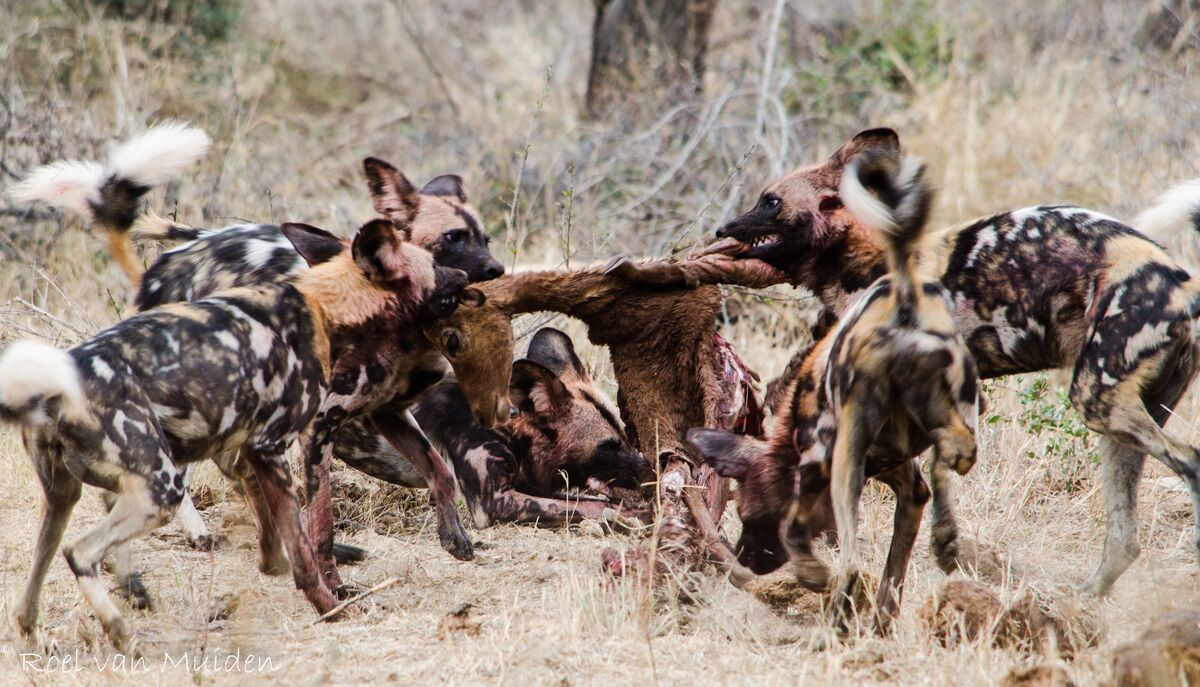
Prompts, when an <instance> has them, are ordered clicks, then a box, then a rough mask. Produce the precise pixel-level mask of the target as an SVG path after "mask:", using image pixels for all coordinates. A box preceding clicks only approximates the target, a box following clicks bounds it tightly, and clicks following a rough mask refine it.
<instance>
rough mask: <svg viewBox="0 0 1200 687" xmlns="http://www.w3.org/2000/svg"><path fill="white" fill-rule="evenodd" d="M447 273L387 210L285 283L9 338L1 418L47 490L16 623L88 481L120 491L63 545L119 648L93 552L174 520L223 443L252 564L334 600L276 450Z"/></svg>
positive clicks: (126, 636)
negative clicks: (45, 339) (250, 525)
mask: <svg viewBox="0 0 1200 687" xmlns="http://www.w3.org/2000/svg"><path fill="white" fill-rule="evenodd" d="M283 231H284V234H285V235H287V236H290V235H291V234H290V231H289V227H288V226H287V225H284V228H283ZM301 250H302V251H303V248H301ZM439 269H444V268H439ZM455 272H456V274H457V275H458V278H457V279H451V280H444V279H443V280H442V281H443V283H442V284H441V285H440V286H439V285H438V283H437V279H436V278H435V267H434V265H433V259H432V256H430V254H429V253H428V252H427V251H424V250H422V249H419V248H416V247H415V246H412V245H411V244H409V243H407V242H405V241H404V240H403V234H402V233H400V232H398V231H397V230H396V229H395V226H394V225H393V223H392V222H391V221H390V220H374V221H372V222H370V223H368V224H366V225H364V226H363V227H362V228H361V229H360V230H359V232H358V234H357V235H356V236H355V239H354V242H353V247H352V249H351V250H350V251H345V252H343V253H341V254H339V255H337V256H335V257H333V258H331V259H328V260H326V261H325V262H323V263H321V264H319V265H316V266H314V267H313V268H312V269H310V270H308V271H305V272H302V273H301V274H299V275H297V276H296V277H295V278H294V279H293V280H291V281H289V282H283V283H274V284H267V285H261V286H256V287H245V288H238V289H230V290H227V291H222V292H220V293H218V294H215V295H213V296H212V297H210V298H205V299H202V300H199V301H195V302H191V303H175V304H170V305H166V306H163V307H161V308H157V309H154V310H150V311H147V312H143V313H139V314H137V315H134V316H133V317H131V318H129V319H127V320H125V321H123V322H120V323H118V324H116V325H114V326H112V327H110V328H109V329H106V330H104V331H102V332H100V333H99V334H97V335H96V336H95V337H93V338H91V339H89V340H88V341H85V342H84V343H82V344H80V345H79V346H76V347H75V348H73V349H71V350H70V351H60V350H58V349H55V348H52V347H50V346H46V345H44V344H40V343H35V342H18V343H16V344H13V345H12V346H10V347H9V348H8V349H6V350H5V351H4V353H3V354H2V355H0V418H3V419H5V420H8V421H14V422H18V423H19V424H20V425H21V426H22V430H23V438H24V441H25V445H26V447H27V449H28V450H29V452H30V454H31V457H32V458H33V462H34V466H35V469H36V471H37V474H38V477H39V479H40V480H41V482H42V487H43V491H44V493H45V497H46V502H45V508H44V512H43V517H42V524H41V531H40V533H39V536H38V543H37V551H36V553H35V555H34V562H33V566H32V569H31V571H30V577H29V582H28V585H27V586H26V589H25V593H24V595H23V597H22V599H21V601H20V603H19V606H18V608H17V614H16V617H17V624H18V627H19V629H20V630H21V631H22V632H23V633H25V634H30V633H32V632H33V631H34V629H35V627H36V623H37V613H38V597H39V595H40V592H41V586H42V581H43V579H44V577H45V573H46V569H47V566H48V565H49V562H50V560H51V557H52V556H53V552H54V549H55V548H57V547H58V544H59V542H60V540H61V538H62V535H63V530H64V528H65V526H66V524H67V519H68V517H69V516H70V513H71V510H72V508H73V506H74V505H75V502H76V501H77V500H78V499H79V495H80V487H81V484H82V483H87V484H90V485H93V486H97V487H100V488H103V489H106V490H109V491H113V492H116V493H117V499H116V503H115V505H114V507H113V508H112V510H111V511H110V512H109V514H108V516H107V517H106V518H105V519H104V520H103V521H101V522H100V523H99V524H98V525H97V526H95V527H94V528H92V529H91V530H89V531H88V532H87V533H86V534H84V535H83V536H82V537H80V538H79V539H78V540H76V541H75V542H74V543H72V544H70V545H68V546H67V547H66V548H65V549H64V554H65V556H66V559H67V563H68V564H69V565H70V567H71V570H72V571H73V572H74V573H75V576H76V579H77V581H78V583H79V586H80V589H81V591H82V592H83V594H84V596H85V597H86V598H87V600H88V602H89V604H90V605H91V606H92V608H93V609H94V610H95V612H96V615H97V616H98V617H99V619H100V621H101V623H102V624H103V626H104V629H105V631H106V632H107V633H108V636H109V638H110V639H111V641H112V642H113V644H114V645H116V646H117V647H119V648H122V649H124V648H125V647H127V646H128V643H129V640H130V628H129V626H128V623H127V622H126V621H125V619H124V618H123V617H122V616H121V614H120V612H119V611H118V610H117V608H116V606H114V605H113V603H112V601H111V599H110V598H109V596H108V594H107V593H106V592H105V590H104V588H103V586H102V584H101V583H100V581H99V579H98V577H97V576H98V572H99V565H100V563H101V561H102V560H103V559H104V558H105V556H106V555H107V554H108V553H109V552H110V551H111V550H112V549H113V548H114V547H117V546H120V545H123V544H125V543H127V542H129V541H130V540H132V539H134V538H136V537H139V536H141V535H144V534H146V533H148V532H150V531H151V530H153V529H155V528H157V527H159V526H161V525H163V524H164V523H166V522H167V521H168V520H169V519H170V517H171V514H172V513H173V511H174V509H175V508H176V507H177V506H178V505H179V502H180V501H181V500H182V498H183V495H184V493H185V490H186V484H185V482H184V476H183V467H184V466H185V465H186V464H188V463H193V462H196V461H200V460H204V459H206V458H211V457H213V456H215V455H217V454H219V453H222V452H229V451H237V452H238V456H239V461H240V463H241V465H242V466H244V467H245V471H244V473H243V475H244V478H243V483H242V486H243V488H244V489H245V490H246V493H247V495H248V496H249V501H250V505H251V508H252V510H253V511H254V514H255V518H256V520H257V522H258V529H259V543H260V556H261V558H260V568H261V569H262V570H263V571H264V572H269V573H274V574H279V573H283V572H286V570H287V569H288V567H289V565H290V567H291V569H292V573H293V577H294V579H295V582H296V586H297V587H298V588H300V589H302V590H303V591H304V593H305V596H306V597H307V598H308V600H309V602H310V603H312V605H313V606H314V607H315V608H316V609H317V610H318V611H319V612H321V613H324V612H327V611H329V610H331V609H332V608H333V607H334V606H335V605H336V599H335V597H334V595H333V593H332V592H331V591H330V589H329V587H328V586H327V585H326V584H325V581H324V579H323V578H322V576H321V574H320V570H319V568H318V561H317V560H315V558H314V555H313V551H312V547H311V544H310V542H309V539H308V537H307V535H306V534H305V531H304V528H303V527H302V526H301V523H300V509H299V503H298V501H297V499H296V494H295V492H294V490H293V488H292V484H291V475H290V471H289V469H288V465H287V461H286V459H285V458H284V452H285V450H286V449H287V447H288V446H289V445H290V444H291V443H292V442H293V441H294V440H295V439H296V438H297V437H298V436H299V435H300V433H301V431H303V430H305V429H306V428H307V427H309V425H310V423H312V422H313V420H314V418H317V417H319V415H320V413H321V411H322V409H323V408H326V409H327V408H328V407H329V404H328V399H329V398H330V396H331V395H335V394H337V393H338V392H337V386H338V385H339V383H340V381H341V379H343V378H344V375H345V373H346V371H347V370H348V369H350V368H349V367H348V366H347V362H352V363H358V364H359V365H360V368H369V369H374V368H372V367H371V366H372V365H373V364H378V363H377V362H376V361H379V360H386V359H387V354H388V353H389V352H390V351H391V350H394V348H395V344H394V342H393V340H392V337H393V336H394V334H395V333H396V332H397V331H404V330H407V329H411V328H413V327H419V326H421V323H422V320H427V319H428V318H429V317H430V315H431V313H429V312H428V311H429V310H430V308H431V307H432V308H433V309H434V310H435V311H436V310H437V309H438V308H440V307H441V306H442V305H443V304H444V303H445V300H444V299H451V300H455V299H457V297H458V295H459V292H460V291H461V290H462V289H463V287H464V286H465V285H466V275H464V274H463V273H462V272H460V271H455ZM433 314H440V313H436V312H435V313H433ZM385 322H386V323H390V328H389V327H386V326H384V323H385ZM373 349H374V350H373ZM371 376H372V377H374V376H375V375H374V374H373V373H372V374H371ZM326 414H328V413H327V412H326ZM281 544H282V545H283V546H286V547H287V555H286V557H285V556H284V553H283V551H282V549H281Z"/></svg>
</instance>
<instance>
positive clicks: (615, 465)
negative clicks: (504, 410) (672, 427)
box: [508, 327, 650, 494]
mask: <svg viewBox="0 0 1200 687" xmlns="http://www.w3.org/2000/svg"><path fill="white" fill-rule="evenodd" d="M512 368H513V374H512V383H511V386H510V387H509V395H510V398H511V400H512V404H513V412H514V415H513V417H512V419H511V420H510V422H509V425H508V431H509V432H510V434H511V435H512V437H513V444H514V446H518V447H520V448H521V449H524V450H521V451H520V452H519V453H522V454H525V455H529V456H532V457H536V459H535V460H530V461H527V464H525V465H522V466H521V472H522V474H521V475H520V479H521V482H522V483H523V485H525V486H527V488H529V489H531V490H533V491H535V492H538V493H542V494H550V493H554V492H557V491H561V490H562V489H563V488H564V487H566V486H568V485H569V486H571V487H581V486H584V485H585V484H586V482H587V479H588V478H589V477H594V478H596V479H599V480H601V481H603V482H606V483H608V484H610V485H612V486H616V487H622V488H625V489H637V488H638V487H639V485H640V483H641V482H642V481H643V480H645V479H647V478H649V476H650V466H649V464H647V462H646V459H645V458H644V457H643V456H642V454H641V453H639V452H638V451H636V450H635V449H634V448H633V447H632V446H630V444H629V439H628V437H627V436H626V434H625V428H624V426H623V425H622V424H621V421H620V419H619V417H618V413H617V410H616V408H615V407H614V406H613V404H612V402H611V401H609V400H608V399H607V398H605V396H604V394H603V392H601V391H600V389H599V388H598V387H597V386H596V384H595V383H594V382H593V381H592V378H591V376H590V375H589V374H588V372H587V369H586V368H585V367H584V365H583V361H581V360H580V359H579V356H578V355H576V354H575V347H574V345H573V344H572V343H571V339H570V337H568V336H567V335H566V334H564V333H562V332H561V331H559V330H557V329H552V328H550V327H546V328H543V329H540V330H538V332H537V333H536V334H534V336H533V341H532V342H530V344H529V351H528V353H527V354H526V357H525V358H524V359H522V360H518V361H517V362H515V363H513V366H512Z"/></svg>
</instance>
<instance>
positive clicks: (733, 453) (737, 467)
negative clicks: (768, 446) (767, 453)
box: [687, 427, 756, 480]
mask: <svg viewBox="0 0 1200 687" xmlns="http://www.w3.org/2000/svg"><path fill="white" fill-rule="evenodd" d="M687 443H688V444H689V445H690V446H691V447H692V448H693V449H695V450H696V452H697V453H699V454H700V457H701V458H703V459H704V462H706V463H708V464H709V465H711V466H712V469H713V470H716V471H717V474H718V475H720V476H722V477H729V478H732V479H737V480H741V479H745V478H746V475H747V474H748V473H749V471H750V464H751V461H752V460H753V459H754V456H753V455H752V454H753V452H752V450H751V449H752V448H754V444H755V443H756V442H754V440H753V439H751V438H749V437H746V436H742V435H741V434H733V433H731V432H723V431H721V430H719V429H704V428H702V427H697V428H695V429H689V430H688V433H687Z"/></svg>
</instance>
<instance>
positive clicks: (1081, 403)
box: [626, 129, 1200, 594]
mask: <svg viewBox="0 0 1200 687" xmlns="http://www.w3.org/2000/svg"><path fill="white" fill-rule="evenodd" d="M870 150H877V151H884V152H885V153H886V154H891V155H899V154H900V142H899V139H898V137H897V136H896V133H895V132H894V131H892V130H891V129H871V130H868V131H864V132H862V133H860V134H858V135H857V136H855V137H854V138H853V139H852V140H851V141H849V142H848V143H846V144H845V145H844V146H842V148H841V149H839V150H838V151H837V152H836V153H834V154H833V156H832V157H831V158H830V159H829V160H827V161H826V162H824V163H821V164H819V165H814V166H811V167H804V168H801V169H798V170H795V171H793V172H791V173H790V174H788V175H787V176H785V177H784V178H783V179H780V180H779V181H777V182H776V183H774V184H772V185H771V186H770V187H769V188H767V190H766V191H764V192H763V193H762V195H761V196H760V197H759V199H758V202H757V203H756V204H755V206H754V208H752V209H751V210H750V211H749V212H747V213H745V214H743V215H741V216H740V217H737V218H735V219H734V220H732V221H731V222H729V223H728V224H726V225H725V226H724V227H722V228H721V229H720V230H719V231H718V240H717V241H716V242H715V243H714V244H712V245H710V246H709V247H708V249H707V250H706V255H705V256H703V257H701V258H699V259H698V260H693V261H691V262H689V263H686V267H684V268H683V269H684V270H685V271H687V272H688V273H689V274H690V279H691V280H692V281H693V282H696V283H708V284H712V283H743V282H745V283H748V284H750V285H753V286H760V285H763V284H767V283H783V282H791V283H793V284H796V285H802V286H805V287H807V288H808V289H809V290H811V291H812V292H813V293H815V294H816V295H817V297H818V298H819V299H820V300H821V303H822V305H823V306H824V307H825V308H826V309H828V310H830V311H832V312H833V313H835V314H836V315H838V316H844V314H845V313H846V311H847V309H848V307H849V305H850V304H851V303H853V302H854V301H855V300H856V298H857V297H858V296H859V295H861V293H862V291H863V290H864V289H866V288H867V286H868V285H869V284H871V283H872V282H873V281H874V280H875V279H877V278H878V277H879V276H881V275H882V274H883V273H884V272H885V270H886V260H885V258H884V247H883V245H882V244H881V243H880V242H879V239H878V238H877V237H876V236H875V235H874V233H873V232H872V231H871V230H870V229H869V228H868V227H867V226H865V225H864V224H863V223H862V222H860V221H859V220H858V218H856V217H854V216H853V215H852V214H851V213H849V212H848V211H846V210H845V209H844V208H843V207H842V199H841V197H840V196H839V195H838V183H839V180H840V178H841V175H842V171H843V170H844V169H845V166H846V164H847V163H848V162H849V161H850V160H851V159H852V158H854V157H855V156H856V155H858V154H861V153H863V152H865V151H870ZM1194 188H1195V191H1196V192H1197V195H1200V187H1194ZM1175 207H1177V208H1182V207H1192V208H1194V207H1195V205H1194V204H1192V205H1186V204H1183V203H1176V205H1175ZM1178 224H1182V223H1178ZM919 256H920V263H921V266H922V269H923V270H924V271H925V272H926V273H927V274H929V275H933V276H938V277H939V280H940V281H941V282H942V284H943V285H944V286H945V287H946V289H947V290H948V291H949V292H950V298H951V300H952V302H953V304H954V307H953V313H954V319H955V324H956V325H957V327H958V330H959V332H961V334H962V336H963V338H964V339H965V340H966V342H967V345H968V347H969V348H970V351H971V355H972V356H973V357H974V359H975V362H976V364H977V365H978V367H979V372H980V375H981V376H982V377H984V378H992V377H999V376H1003V375H1008V374H1017V373H1022V372H1035V371H1038V370H1046V369H1054V368H1060V367H1066V366H1071V367H1072V368H1073V370H1074V375H1073V378H1072V381H1071V388H1070V397H1071V401H1072V404H1073V406H1074V407H1075V409H1076V410H1077V411H1079V414H1080V415H1081V416H1082V418H1083V420H1084V422H1085V423H1086V425H1087V426H1088V427H1089V428H1090V429H1092V430H1094V431H1096V432H1098V433H1099V434H1100V435H1101V439H1100V453H1101V470H1100V471H1101V476H1102V479H1103V483H1104V487H1103V488H1104V494H1105V500H1106V508H1107V512H1108V517H1107V520H1108V522H1107V533H1106V537H1105V543H1104V553H1103V556H1102V558H1101V562H1100V566H1099V568H1098V569H1097V570H1096V572H1095V573H1094V574H1093V575H1092V577H1091V578H1090V579H1089V580H1088V581H1087V582H1086V583H1085V584H1084V588H1085V589H1086V590H1088V591H1089V592H1091V593H1093V594H1104V593H1106V592H1107V591H1108V590H1109V589H1110V588H1111V587H1112V584H1113V583H1114V582H1115V581H1116V580H1117V578H1118V577H1120V575H1121V573H1122V572H1124V571H1125V569H1126V568H1128V567H1129V565H1130V564H1131V563H1132V562H1133V561H1134V559H1135V558H1137V555H1138V553H1139V551H1140V547H1139V545H1138V543H1137V534H1136V530H1137V528H1136V524H1137V515H1136V493H1137V483H1138V480H1139V479H1140V476H1141V471H1142V464H1143V461H1144V456H1145V455H1146V454H1150V455H1152V456H1154V457H1155V458H1157V459H1158V460H1160V461H1161V462H1162V463H1163V464H1164V465H1166V466H1167V467H1168V468H1170V469H1171V470H1173V471H1174V472H1175V473H1176V474H1178V475H1179V476H1180V477H1182V478H1183V479H1184V480H1185V481H1186V482H1187V483H1188V485H1189V487H1190V488H1191V490H1192V496H1193V504H1194V506H1196V507H1197V511H1198V512H1200V452H1198V451H1197V450H1196V448H1195V447H1193V446H1191V445H1190V444H1188V443H1186V442H1184V441H1181V440H1179V439H1178V438H1176V437H1173V436H1171V435H1170V434H1167V433H1166V432H1164V431H1163V429H1162V427H1161V425H1162V424H1163V423H1165V422H1166V420H1167V418H1168V417H1169V415H1170V410H1171V408H1172V407H1173V406H1174V405H1175V403H1176V402H1177V401H1178V400H1179V397H1180V396H1181V395H1182V394H1183V392H1184V391H1185V390H1186V389H1187V387H1188V385H1189V383H1190V381H1191V379H1192V378H1193V377H1194V376H1195V373H1196V370H1197V367H1196V365H1197V359H1196V331H1195V328H1194V324H1193V323H1194V320H1195V317H1196V314H1197V313H1198V312H1200V282H1197V280H1195V279H1191V278H1190V277H1189V275H1188V274H1187V272H1185V271H1184V270H1182V269H1180V268H1179V267H1178V266H1177V265H1176V264H1175V262H1174V261H1173V260H1172V259H1171V258H1169V257H1168V256H1167V255H1166V254H1165V253H1164V252H1163V250H1162V249H1161V248H1159V246H1157V245H1156V244H1154V243H1153V242H1151V241H1149V240H1147V239H1146V238H1145V237H1144V236H1142V235H1141V234H1139V233H1138V232H1137V231H1135V230H1133V229H1132V228H1130V227H1128V226H1126V225H1124V224H1121V223H1120V222H1118V221H1116V220H1114V219H1112V218H1111V217H1107V216H1105V215H1102V214H1100V213H1097V212H1093V211H1090V210H1085V209H1082V208H1077V207H1070V206H1063V205H1042V206H1037V207H1031V208H1026V209H1023V210H1017V211H1014V212H1007V213H1002V214H999V215H995V216H993V217H989V218H986V219H982V220H978V221H975V222H971V223H969V224H964V225H961V226H957V227H952V228H949V229H946V230H942V231H938V232H931V235H930V237H929V238H928V239H927V240H926V241H925V242H924V244H923V245H922V247H921V251H920V254H919ZM654 269H655V268H654V267H653V266H651V267H650V268H648V270H649V272H650V276H651V278H652V279H653V278H656V274H655V273H654ZM626 277H627V278H633V277H632V276H631V275H626ZM1195 543H1196V545H1197V546H1198V547H1200V521H1197V529H1196V541H1195Z"/></svg>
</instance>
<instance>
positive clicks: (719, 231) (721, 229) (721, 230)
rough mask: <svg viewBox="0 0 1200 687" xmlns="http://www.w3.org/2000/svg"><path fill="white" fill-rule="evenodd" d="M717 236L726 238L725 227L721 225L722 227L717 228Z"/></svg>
mask: <svg viewBox="0 0 1200 687" xmlns="http://www.w3.org/2000/svg"><path fill="white" fill-rule="evenodd" d="M717 238H719V239H723V238H725V227H721V228H720V229H718V230H717Z"/></svg>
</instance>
